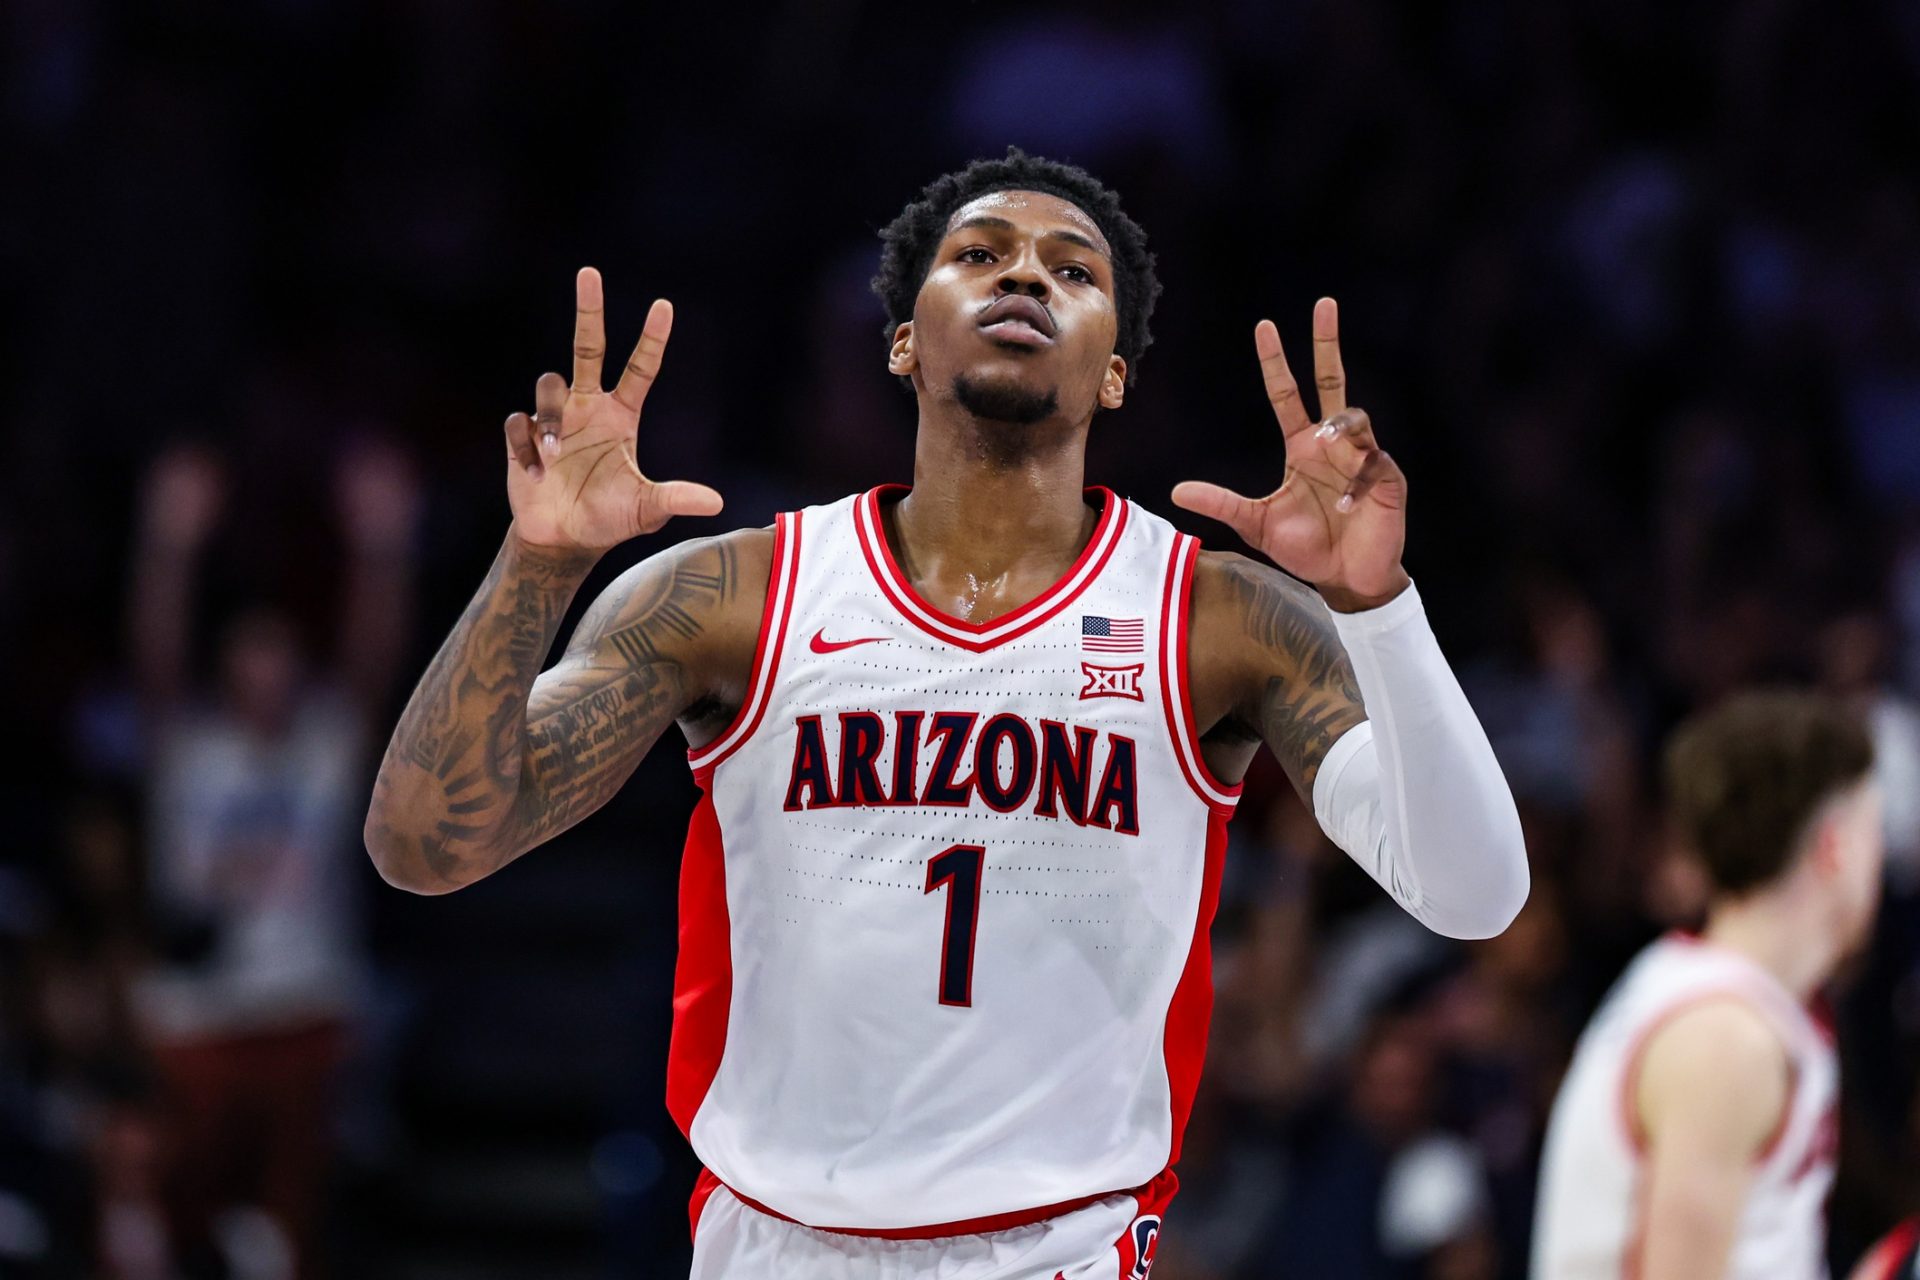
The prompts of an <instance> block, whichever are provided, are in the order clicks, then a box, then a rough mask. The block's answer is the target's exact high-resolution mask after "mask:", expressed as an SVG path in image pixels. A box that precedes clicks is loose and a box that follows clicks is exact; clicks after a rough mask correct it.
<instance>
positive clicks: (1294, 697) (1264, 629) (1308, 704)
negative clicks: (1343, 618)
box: [1226, 560, 1367, 800]
mask: <svg viewBox="0 0 1920 1280" xmlns="http://www.w3.org/2000/svg"><path fill="white" fill-rule="evenodd" d="M1226 569H1227V580H1228V582H1229V583H1231V584H1232V588H1233V596H1234V600H1235V602H1236V604H1237V605H1238V606H1239V612H1240V619H1241V623H1242V626H1243V627H1244V628H1245V631H1246V635H1247V637H1248V639H1250V640H1252V641H1253V642H1254V643H1255V644H1256V645H1257V646H1258V647H1259V648H1260V649H1261V650H1262V651H1263V652H1264V654H1265V655H1266V656H1267V663H1266V665H1267V669H1268V670H1270V671H1273V672H1275V674H1273V675H1271V676H1269V677H1268V678H1267V680H1266V682H1265V684H1264V686H1263V687H1262V688H1261V689H1260V690H1259V692H1258V695H1257V697H1256V698H1255V699H1253V700H1252V701H1250V702H1249V703H1248V704H1247V705H1245V706H1243V707H1241V708H1239V712H1238V716H1237V718H1238V719H1240V720H1241V721H1242V722H1243V723H1245V724H1247V725H1248V726H1250V727H1252V728H1254V729H1255V730H1257V731H1258V733H1259V735H1260V737H1261V738H1263V739H1264V740H1265V741H1266V744H1267V748H1268V750H1270V751H1272V752H1273V754H1274V758H1275V759H1277V760H1278V761H1279V762H1280V767H1281V768H1283V769H1285V770H1286V773H1287V777H1288V779H1289V780H1290V781H1292V783H1293V786H1294V789H1295V790H1296V791H1298V792H1299V793H1300V794H1301V796H1302V797H1303V798H1306V799H1308V800H1311V798H1312V796H1313V780H1314V778H1315V776H1316V775H1317V774H1318V773H1319V771H1320V762H1321V761H1322V760H1324V759H1326V756H1327V752H1328V750H1329V749H1330V748H1331V747H1332V746H1333V744H1334V742H1335V741H1337V740H1338V739H1339V737H1340V735H1341V734H1343V733H1345V732H1346V731H1347V730H1348V729H1351V728H1352V727H1353V726H1354V725H1356V724H1359V723H1360V722H1361V721H1362V720H1365V719H1366V718H1367V712H1366V708H1365V706H1364V705H1362V703H1361V700H1360V686H1359V683H1358V682H1357V681H1356V680H1355V679H1354V675H1353V667H1352V665H1351V664H1350V663H1349V662H1348V661H1347V651H1346V649H1345V648H1344V647H1342V645H1341V643H1340V636H1339V633H1338V632H1336V631H1335V630H1334V628H1333V623H1332V621H1331V620H1330V619H1329V618H1328V617H1327V611H1326V607H1325V606H1324V605H1322V604H1321V603H1320V600H1319V599H1318V597H1316V596H1315V595H1314V593H1313V592H1312V590H1310V589H1309V588H1307V587H1304V586H1301V585H1300V584H1298V583H1296V582H1294V581H1293V580H1292V579H1290V578H1287V577H1285V576H1284V575H1282V574H1280V573H1279V572H1277V571H1276V570H1273V569H1269V568H1266V567H1265V566H1263V565H1257V564H1254V563H1253V562H1251V561H1243V560H1235V561H1229V562H1227V564H1226Z"/></svg>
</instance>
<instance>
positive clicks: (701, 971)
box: [667, 791, 733, 1138]
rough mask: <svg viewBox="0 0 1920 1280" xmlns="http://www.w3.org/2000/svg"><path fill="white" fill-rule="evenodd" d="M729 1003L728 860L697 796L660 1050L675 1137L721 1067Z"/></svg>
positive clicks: (688, 1127)
mask: <svg viewBox="0 0 1920 1280" xmlns="http://www.w3.org/2000/svg"><path fill="white" fill-rule="evenodd" d="M732 1002H733V945H732V936H731V934H730V932H729V928H728V921H727V860H726V852H725V850H724V849H723V848H722V846H721V843H720V819H719V817H718V815H716V814H715V813H714V811H713V796H712V794H711V793H709V792H704V791H703V792H702V793H701V795H700V803H699V804H698V805H696V806H694V810H693V819H692V821H691V822H689V823H688V825H687V847H686V851H685V852H684V853H682V854H681V855H680V954H679V956H678V958H677V959H676V960H675V962H674V968H673V1039H672V1041H671V1042H670V1043H669V1045H668V1047H667V1111H668V1112H669V1113H670V1114H671V1115H672V1116H673V1121H674V1123H675V1124H677V1125H679V1126H680V1132H682V1133H684V1134H686V1135H688V1137H689V1138H691V1137H692V1134H693V1117H694V1115H695V1113H697V1112H698V1111H699V1110H700V1104H701V1102H703V1101H704V1100H705V1099H706V1096H707V1089H708V1088H709V1087H710V1086H711V1085H712V1084H713V1077H714V1075H715V1074H716V1073H718V1072H719V1070H720V1054H721V1053H722V1051H724V1050H725V1049H726V1046H727V1011H728V1009H729V1008H730V1007H731V1005H732Z"/></svg>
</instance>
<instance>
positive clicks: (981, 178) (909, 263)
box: [873, 147, 1160, 384]
mask: <svg viewBox="0 0 1920 1280" xmlns="http://www.w3.org/2000/svg"><path fill="white" fill-rule="evenodd" d="M990 191H1039V192H1043V193H1044V194H1046V195H1050V196H1058V197H1059V198H1060V199H1062V200H1066V201H1068V202H1070V203H1072V204H1073V205H1075V206H1077V207H1078V208H1079V209H1080V211H1081V212H1083V213H1085V214H1086V215H1087V216H1088V217H1089V218H1092V219H1093V221H1094V225H1095V226H1097V227H1099V228H1100V231H1101V234H1103V235H1104V236H1106V238H1107V245H1108V247H1109V248H1111V249H1112V250H1113V281H1114V285H1113V292H1114V304H1115V310H1116V311H1117V312H1118V313H1119V314H1118V320H1119V325H1118V331H1117V332H1116V333H1115V334H1114V339H1113V350H1114V354H1116V355H1118V356H1119V357H1120V358H1121V359H1123V360H1125V361H1126V362H1127V382H1128V383H1129V384H1131V383H1132V382H1133V380H1134V375H1135V374H1136V373H1138V371H1139V369H1140V357H1141V356H1143V355H1145V354H1146V350H1147V348H1148V347H1149V346H1151V345H1152V344H1153V334H1152V333H1151V332H1150V331H1149V330H1148V328H1147V321H1148V319H1149V318H1151V317H1152V315H1153V304H1154V301H1155V300H1156V299H1157V298H1159V296H1160V280H1159V277H1157V276H1156V275H1155V274H1154V271H1153V254H1152V253H1151V252H1149V251H1148V249H1147V233H1146V232H1145V231H1144V230H1142V229H1141V227H1140V224H1139V223H1137V222H1135V221H1134V220H1133V219H1132V218H1129V217H1128V216H1127V214H1126V211H1125V210H1123V209H1122V208H1121V207H1120V197H1119V196H1118V195H1117V194H1115V193H1114V192H1113V191H1110V190H1108V189H1107V187H1106V186H1105V185H1104V184H1103V183H1101V181H1100V180H1099V179H1098V178H1096V177H1094V176H1093V175H1092V174H1090V173H1088V172H1087V171H1086V170H1085V169H1082V168H1080V167H1079V166H1077V165H1071V164H1064V163H1062V162H1060V161H1058V160H1048V159H1045V158H1043V157H1041V156H1030V155H1028V154H1027V153H1026V152H1024V151H1022V150H1021V149H1020V148H1019V147H1008V148H1007V155H1006V158H1005V159H1004V160H975V161H973V162H972V163H971V164H969V165H968V166H967V167H966V168H964V169H961V170H960V171H958V172H957V173H949V174H945V175H943V176H941V177H938V178H935V179H934V180H933V181H932V182H930V183H928V184H927V185H926V187H925V189H923V190H922V191H921V192H920V195H919V198H917V199H916V200H914V201H913V202H912V203H911V204H909V205H908V206H907V207H906V208H904V209H902V210H901V211H900V216H898V217H897V218H895V219H894V220H893V221H892V222H890V223H888V224H887V225H886V226H885V227H882V228H881V229H880V240H881V243H882V246H883V247H882V248H881V250H880V271H879V273H878V274H877V275H875V276H874V277H873V291H874V293H876V294H878V295H879V297H880V301H881V303H882V304H883V305H884V306H885V307H886V309H887V324H886V331H885V336H886V340H887V343H888V344H889V345H891V344H892V342H893V334H894V330H895V329H897V328H898V327H899V326H900V325H901V324H902V323H904V322H906V321H908V320H911V319H913V303H914V299H915V298H917V297H919V296H920V286H921V285H923V284H925V283H926V281H927V272H928V271H930V270H932V268H933V251H934V250H935V249H936V248H937V247H938V246H939V244H940V239H941V237H942V236H944V235H946V233H947V222H948V220H949V219H951V218H952V217H953V213H954V210H956V209H958V208H960V207H961V206H962V205H964V204H966V203H967V202H968V201H969V200H973V199H976V198H978V197H980V196H983V195H986V194H987V193H988V192H990Z"/></svg>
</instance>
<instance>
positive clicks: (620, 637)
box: [573, 527, 773, 669]
mask: <svg viewBox="0 0 1920 1280" xmlns="http://www.w3.org/2000/svg"><path fill="white" fill-rule="evenodd" d="M772 572H773V529H772V528H771V527H767V528H763V529H736V530H734V531H732V532H731V533H722V534H716V535H714V536H712V537H706V538H689V539H687V540H686V541H685V542H681V543H677V544H675V545H674V546H671V547H668V548H666V549H665V550H663V551H660V552H658V553H656V554H654V555H651V556H648V557H647V558H646V559H645V560H642V561H641V562H640V563H638V564H636V565H634V566H632V567H631V568H629V569H627V570H626V571H625V572H623V573H621V574H620V576H619V577H617V578H615V579H614V580H613V581H612V582H611V583H609V584H608V585H607V587H606V589H605V590H603V591H602V592H601V593H600V594H599V596H597V597H596V598H595V599H594V602H593V603H592V605H590V606H589V607H588V609H587V612H586V613H585V614H584V615H583V616H582V617H581V619H580V625H579V627H578V628H577V629H576V631H575V635H574V642H573V647H575V648H580V647H592V646H601V645H606V644H612V645H613V646H614V647H615V648H616V649H618V650H619V651H620V652H621V653H622V654H623V655H625V656H626V657H628V658H629V659H630V660H632V659H635V658H640V659H649V658H655V657H663V656H671V657H673V658H675V659H676V660H678V661H680V662H681V663H682V664H683V665H689V664H698V665H706V663H707V660H709V659H711V660H712V661H713V663H714V664H715V665H716V666H717V667H719V668H722V669H725V668H730V667H731V666H734V665H739V664H745V663H750V662H751V661H752V657H753V647H754V645H755V643H756V642H757V640H758V636H759V630H760V616H761V612H762V610H763V608H764V606H765V600H766V593H767V582H768V579H769V578H770V577H771V575H772ZM743 646H744V648H745V653H744V655H739V654H736V652H735V651H736V650H739V649H741V648H742V647H743ZM736 657H738V663H735V662H734V659H735V658H736Z"/></svg>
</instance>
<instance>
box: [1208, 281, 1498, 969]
mask: <svg viewBox="0 0 1920 1280" xmlns="http://www.w3.org/2000/svg"><path fill="white" fill-rule="evenodd" d="M1313 345H1314V370H1315V382H1316V384H1317V385H1318V387H1319V390H1320V407H1321V408H1322V409H1323V410H1324V411H1325V412H1326V415H1327V416H1326V418H1325V420H1324V421H1322V422H1321V423H1320V424H1319V425H1318V426H1317V427H1316V426H1315V425H1314V423H1313V422H1312V421H1311V420H1310V419H1309V418H1308V417H1307V413H1306V410H1305V409H1304V408H1303V407H1302V406H1301V404H1300V390H1299V387H1298V386H1297V385H1296V384H1295V382H1294V379H1293V373H1292V371H1291V370H1290V369H1289V368H1288V367H1287V360H1286V356H1285V355H1284V354H1283V353H1282V351H1281V348H1280V335H1279V332H1278V331H1277V330H1276V329H1275V328H1274V326H1273V324H1272V322H1271V321H1266V320H1262V321H1261V322H1260V323H1259V324H1258V325H1256V326H1255V327H1254V347H1255V349H1256V351H1258V353H1259V355H1260V366H1261V370H1262V373H1263V375H1264V377H1265V379H1266V385H1267V398H1268V400H1269V401H1270V402H1271V403H1272V405H1273V411H1274V416H1275V417H1276V418H1277V419H1278V421H1279V424H1280V430H1281V435H1282V437H1283V439H1284V442H1285V448H1286V476H1285V478H1284V479H1283V480H1282V481H1281V484H1280V487H1279V488H1278V489H1276V490H1274V491H1273V492H1272V493H1270V494H1268V495H1267V496H1266V497H1264V498H1249V497H1246V496H1244V495H1241V494H1238V493H1235V492H1233V491H1232V490H1229V489H1223V488H1221V487H1220V486H1218V485H1213V484H1204V483H1200V482H1197V481H1187V482H1186V483H1184V484H1181V485H1179V486H1177V487H1175V489H1174V491H1173V500H1174V501H1175V502H1177V503H1179V504H1180V505H1181V506H1184V507H1187V508H1189V509H1191V510H1194V511H1198V512H1200V513H1201V514H1203V515H1208V516H1212V517H1213V518H1214V519H1216V520H1221V521H1224V522H1225V523H1227V524H1230V525H1232V526H1233V528H1234V531H1235V532H1237V533H1238V534H1239V535H1240V536H1241V537H1242V538H1244V539H1246V541H1247V542H1248V543H1249V544H1250V545H1252V546H1254V547H1257V548H1259V549H1260V550H1261V551H1262V552H1264V553H1265V554H1266V555H1267V556H1268V557H1270V558H1271V559H1272V560H1273V561H1274V563H1276V564H1278V565H1280V566H1281V567H1282V568H1284V569H1286V570H1287V572H1288V573H1291V574H1293V575H1294V577H1296V578H1299V579H1302V580H1304V581H1306V582H1310V583H1312V584H1313V587H1312V589H1308V588H1307V587H1304V586H1302V585H1300V583H1298V582H1295V581H1293V580H1292V579H1289V578H1288V577H1287V576H1286V575H1285V574H1282V573H1279V572H1276V571H1275V570H1273V569H1270V568H1267V567H1266V566H1264V565H1260V564H1257V563H1255V562H1253V561H1251V560H1247V559H1245V558H1243V557H1239V556H1205V557H1202V559H1201V563H1200V566H1199V568H1198V569H1197V570H1196V572H1195V577H1194V597H1193V619H1194V621H1193V628H1194V638H1193V643H1192V645H1191V646H1190V649H1189V658H1188V661H1189V671H1190V678H1191V679H1192V682H1193V686H1194V691H1193V704H1194V712H1195V718H1196V722H1197V727H1200V728H1201V729H1203V730H1204V731H1205V736H1206V737H1207V738H1209V739H1210V741H1206V742H1204V744H1203V745H1204V748H1205V750H1206V752H1207V758H1208V763H1209V764H1210V765H1213V764H1214V763H1215V761H1216V760H1217V759H1223V761H1224V763H1225V764H1226V766H1227V769H1226V770H1225V772H1226V773H1227V775H1228V776H1233V777H1237V776H1239V774H1240V772H1242V771H1243V770H1244V769H1245V767H1246V764H1247V757H1248V756H1250V755H1251V745H1250V743H1249V742H1248V739H1250V738H1251V737H1252V736H1254V735H1257V736H1258V738H1259V739H1260V740H1262V741H1264V742H1265V743H1266V744H1267V746H1268V748H1269V749H1270V750H1271V751H1272V752H1273V753H1274V755H1275V757H1276V758H1278V759H1279V761H1280V764H1281V766H1282V767H1283V768H1285V769H1286V771H1287V776H1288V777H1289V778H1291V779H1292V780H1293V785H1294V787H1295V789H1296V790H1298V791H1299V792H1300V795H1301V798H1302V799H1304V800H1306V801H1307V803H1308V804H1309V805H1311V806H1312V808H1313V811H1314V816H1315V817H1317V818H1318V819H1319V821H1320V825H1321V827H1322V828H1323V829H1324V830H1325V831H1326V832H1327V834H1328V835H1330V836H1332V837H1333V840H1334V842H1335V843H1336V844H1338V845H1339V846H1340V847H1341V848H1342V849H1344V850H1346V851H1347V853H1348V854H1349V855H1351V856H1352V857H1353V859H1354V860H1355V861H1356V862H1358V863H1359V864H1360V865H1361V866H1362V867H1364V868H1365V869H1366V871H1367V872H1368V874H1370V875H1371V876H1373V878H1374V879H1375V880H1377V881H1379V883H1380V884H1381V885H1382V886H1383V887H1385V888H1386V890H1387V891H1388V892H1389V893H1391V894H1392V895H1393V897H1394V899H1395V900H1396V901H1398V902H1399V903H1400V904H1401V905H1402V906H1404V907H1405V908H1406V909H1407V910H1408V911H1409V912H1411V913H1412V914H1413V915H1414V916H1415V917H1416V918H1418V919H1419V920H1420V921H1421V922H1422V923H1423V924H1425V925H1426V926H1427V927H1428V928H1430V929H1433V930H1435V931H1436V932H1439V933H1444V934H1448V935H1450V936H1452V937H1456V938H1484V937H1491V936H1492V935H1494V934H1497V933H1499V932H1500V931H1501V930H1502V929H1505V928H1506V927H1507V925H1508V923H1509V922H1510V921H1512V919H1513V917H1514V916H1515V915H1516V914H1518V913H1519V910H1520V907H1521V905H1522V904H1523V903H1524V902H1525V901H1526V897H1527V885H1528V872H1527V853H1526V846H1525V844H1524V842H1523V840H1522V837H1521V831H1520V817H1519V813H1518V812H1517V811H1516V810H1515V808H1514V804H1513V796H1512V794H1511V793H1510V792H1509V791H1508V789H1507V783H1506V779H1505V777H1503V776H1502V774H1501V772H1500V766H1499V762H1498V761H1496V760H1495V759H1494V755H1493V748H1492V746H1491V745H1490V744H1489V743H1488V742H1487V735H1486V733H1485V732H1484V731H1483V730H1482V729H1481V727H1480V722H1479V720H1478V719H1477V718H1476V717H1475V716H1474V714H1473V709H1472V708H1471V707H1470V706H1468V705H1467V700H1466V696H1465V695H1464V694H1463V693H1461V691H1460V685H1459V682H1458V681H1457V680H1455V679H1454V676H1453V672H1452V670H1451V669H1449V668H1448V666H1447V663H1446V659H1445V657H1444V656H1442V654H1441V652H1440V646H1439V644H1438V643H1437V642H1436V641H1435V640H1434V638H1433V632H1432V631H1431V630H1430V629H1429V628H1428V627H1427V622H1426V615H1425V613H1424V612H1423V611H1422V610H1421V606H1420V597H1419V593H1418V592H1416V591H1415V590H1414V588H1413V582H1412V580H1411V579H1410V578H1408V576H1407V573H1406V570H1405V569H1404V568H1403V567H1402V566H1401V563H1400V557H1401V552H1402V550H1403V549H1404V547H1405V544H1406V501H1407V478H1406V476H1405V475H1403V474H1401V471H1400V468H1399V467H1398V466H1397V465H1396V464H1395V463H1394V461H1393V459H1391V458H1390V457H1388V456H1387V454H1386V451H1385V450H1383V449H1382V448H1380V445H1379V442H1378V441H1377V440H1375V438H1374V434H1373V424H1372V422H1371V421H1370V420H1369V419H1368V417H1367V415H1366V413H1365V412H1364V411H1362V410H1360V409H1358V408H1353V407H1349V406H1348V404H1347V400H1346V374H1345V372H1344V371H1343V369H1342V367H1341V364H1340V342H1339V330H1338V312H1337V310H1336V308H1335V306H1334V303H1333V300H1332V299H1331V298H1322V299H1321V300H1320V302H1319V303H1318V304H1317V305H1316V306H1315V307H1314V313H1313ZM1330 609H1331V610H1338V611H1339V612H1337V613H1335V612H1331V611H1330ZM1236 738H1237V739H1238V741H1237V742H1236V741H1235V739H1236ZM1215 772H1216V773H1219V772H1222V770H1221V769H1219V768H1217V767H1216V769H1215Z"/></svg>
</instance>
